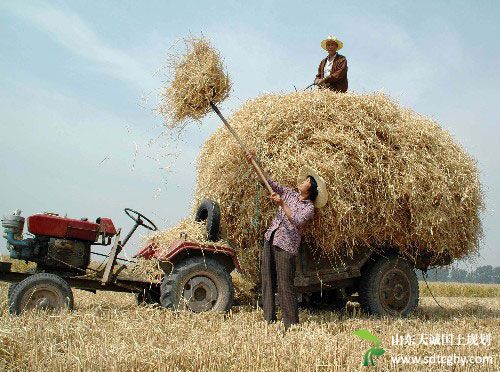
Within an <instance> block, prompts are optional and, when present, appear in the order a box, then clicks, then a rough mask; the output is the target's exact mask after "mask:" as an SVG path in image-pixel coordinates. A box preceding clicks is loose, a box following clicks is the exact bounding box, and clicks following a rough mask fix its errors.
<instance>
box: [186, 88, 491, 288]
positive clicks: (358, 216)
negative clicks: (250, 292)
mask: <svg viewBox="0 0 500 372" xmlns="http://www.w3.org/2000/svg"><path fill="white" fill-rule="evenodd" d="M230 123H231V125H232V126H233V127H234V128H235V130H236V131H237V132H238V133H239V134H240V135H241V137H242V139H243V141H244V142H246V143H247V144H248V145H249V146H250V147H253V148H255V149H260V156H261V164H262V165H263V167H264V169H266V171H267V172H268V174H270V175H271V177H272V178H273V179H274V180H276V181H277V182H279V183H281V184H283V185H286V186H292V187H294V186H295V185H296V175H297V173H298V171H299V169H300V168H301V167H302V166H303V165H306V164H309V165H311V166H313V167H314V168H316V169H317V170H318V171H319V172H320V174H321V175H322V176H323V177H324V178H325V180H326V182H327V184H328V192H329V202H328V204H327V205H326V207H325V208H323V209H321V210H316V213H315V217H314V219H313V221H312V222H311V223H309V225H308V226H307V227H306V228H305V230H304V239H306V241H307V242H309V244H310V247H313V248H314V249H319V250H321V251H322V252H323V253H325V254H327V255H331V256H342V257H346V255H352V254H353V253H354V252H355V251H357V250H359V249H366V247H370V246H373V247H380V246H390V247H394V248H397V249H399V250H400V251H401V252H403V253H404V254H406V255H407V256H409V257H413V258H415V257H416V256H417V255H419V254H423V253H429V252H430V253H431V254H432V257H433V263H434V264H447V263H449V260H450V258H455V259H458V258H462V257H464V256H466V255H468V254H470V253H472V252H475V251H477V249H478V244H479V238H480V235H481V223H480V219H479V212H480V210H481V208H482V207H483V201H482V195H481V189H480V183H479V179H478V172H477V169H476V164H475V161H474V160H473V159H472V158H471V157H470V156H469V155H468V154H467V153H466V152H465V151H464V150H463V149H462V148H461V147H460V145H458V144H457V143H455V142H454V140H453V138H452V137H451V135H450V134H449V133H447V132H446V131H444V130H443V129H441V128H440V126H439V125H438V124H437V123H436V122H434V121H432V120H430V119H428V118H425V117H423V116H421V115H419V114H417V113H415V112H413V111H411V110H408V109H404V108H402V107H400V106H399V105H398V104H397V103H395V102H394V101H392V100H391V99H389V98H388V97H387V96H385V95H383V94H369V95H355V94H339V93H335V92H331V91H329V90H318V91H308V92H297V93H292V94H286V95H277V94H276V95H273V94H268V95H263V96H261V97H258V98H256V99H253V100H250V101H248V102H247V103H246V104H245V105H244V106H243V107H242V108H241V109H240V110H239V111H238V112H236V113H235V114H234V115H233V117H232V118H231V119H230ZM197 168H198V176H197V190H196V194H195V200H194V207H196V206H197V205H198V203H199V202H200V201H201V200H202V199H203V198H210V199H212V200H215V201H217V202H218V203H219V204H220V208H221V214H222V221H221V224H222V226H224V228H225V229H226V230H227V238H228V239H231V240H232V241H233V243H235V244H234V245H235V246H236V247H238V248H239V250H240V251H239V252H238V254H239V258H240V260H241V261H242V268H243V269H244V270H245V274H248V275H249V276H250V277H253V278H254V279H255V280H257V279H258V277H257V275H258V268H257V266H258V251H259V250H260V243H261V241H262V236H263V234H264V232H265V230H266V229H267V227H268V226H269V224H270V221H271V219H272V217H273V216H274V214H275V213H276V207H275V206H274V205H272V204H271V203H270V202H269V201H266V200H264V195H265V194H266V193H265V190H262V191H261V190H260V188H259V186H258V185H257V183H256V176H255V174H254V172H253V171H252V170H251V167H250V166H249V165H248V164H247V162H246V160H245V158H244V156H243V155H242V153H241V149H240V148H239V147H238V145H237V143H236V142H235V141H234V139H233V138H232V136H231V135H230V134H229V132H228V131H226V129H225V128H223V127H219V128H218V129H217V131H216V132H215V133H214V134H213V135H212V136H211V137H210V138H209V139H208V140H207V141H206V143H205V144H204V146H203V148H202V150H201V152H200V155H199V158H198V163H197ZM256 211H258V213H256Z"/></svg>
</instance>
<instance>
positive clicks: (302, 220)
mask: <svg viewBox="0 0 500 372" xmlns="http://www.w3.org/2000/svg"><path fill="white" fill-rule="evenodd" d="M282 208H283V210H284V212H285V214H286V216H287V217H288V220H289V221H290V222H291V223H292V224H293V225H295V227H297V228H298V229H300V228H302V226H304V225H305V224H306V222H307V221H309V220H310V219H312V218H313V217H314V205H312V204H309V205H306V206H305V207H304V208H301V209H300V210H298V211H296V212H295V213H293V212H292V210H291V209H290V207H288V205H286V203H283V206H282Z"/></svg>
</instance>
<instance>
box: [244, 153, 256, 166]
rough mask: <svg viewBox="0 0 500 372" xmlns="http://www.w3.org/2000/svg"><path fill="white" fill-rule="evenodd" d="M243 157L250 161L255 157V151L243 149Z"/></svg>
mask: <svg viewBox="0 0 500 372" xmlns="http://www.w3.org/2000/svg"><path fill="white" fill-rule="evenodd" d="M245 157H246V158H247V161H248V162H249V163H251V162H252V159H254V158H255V151H253V150H246V151H245Z"/></svg>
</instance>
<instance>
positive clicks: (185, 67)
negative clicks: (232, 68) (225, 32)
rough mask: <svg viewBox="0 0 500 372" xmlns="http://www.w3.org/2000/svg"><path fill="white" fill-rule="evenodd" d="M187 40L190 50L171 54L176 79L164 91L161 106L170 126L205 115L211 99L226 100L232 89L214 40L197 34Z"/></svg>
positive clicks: (171, 63)
mask: <svg viewBox="0 0 500 372" xmlns="http://www.w3.org/2000/svg"><path fill="white" fill-rule="evenodd" d="M184 41H185V45H186V52H185V53H184V54H182V55H177V54H176V55H173V56H171V57H170V60H169V67H170V68H171V69H172V70H173V79H172V81H171V82H170V85H169V86H168V87H167V88H165V89H164V90H163V91H162V92H161V102H160V105H159V107H158V109H159V112H160V114H161V115H162V116H164V117H165V119H166V120H167V124H168V125H169V126H170V127H175V126H177V125H179V124H180V123H183V122H185V121H187V120H189V119H194V120H199V119H201V118H202V117H203V116H204V115H206V114H207V113H208V111H209V110H210V102H213V103H215V104H217V103H220V102H222V101H223V100H224V99H226V98H227V96H228V95H229V91H230V89H231V82H230V80H229V76H228V74H227V72H224V68H223V65H222V61H221V58H220V56H219V53H218V52H217V51H216V50H215V49H214V48H213V47H212V46H211V45H210V43H209V42H208V41H207V40H206V39H204V38H194V37H191V38H187V39H185V40H184Z"/></svg>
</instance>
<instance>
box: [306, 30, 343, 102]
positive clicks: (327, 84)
mask: <svg viewBox="0 0 500 372" xmlns="http://www.w3.org/2000/svg"><path fill="white" fill-rule="evenodd" d="M343 46H344V43H342V41H340V40H339V39H337V37H336V36H328V37H327V38H326V39H324V40H323V41H321V47H322V48H323V49H325V50H326V51H328V56H327V57H326V58H325V59H323V60H322V61H321V63H320V64H319V68H318V73H317V75H316V79H315V80H314V83H315V84H316V85H318V86H319V87H320V88H329V89H331V90H333V91H336V92H346V91H347V59H346V58H345V57H344V56H343V55H340V54H338V53H337V51H338V50H340V49H342V47H343Z"/></svg>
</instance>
